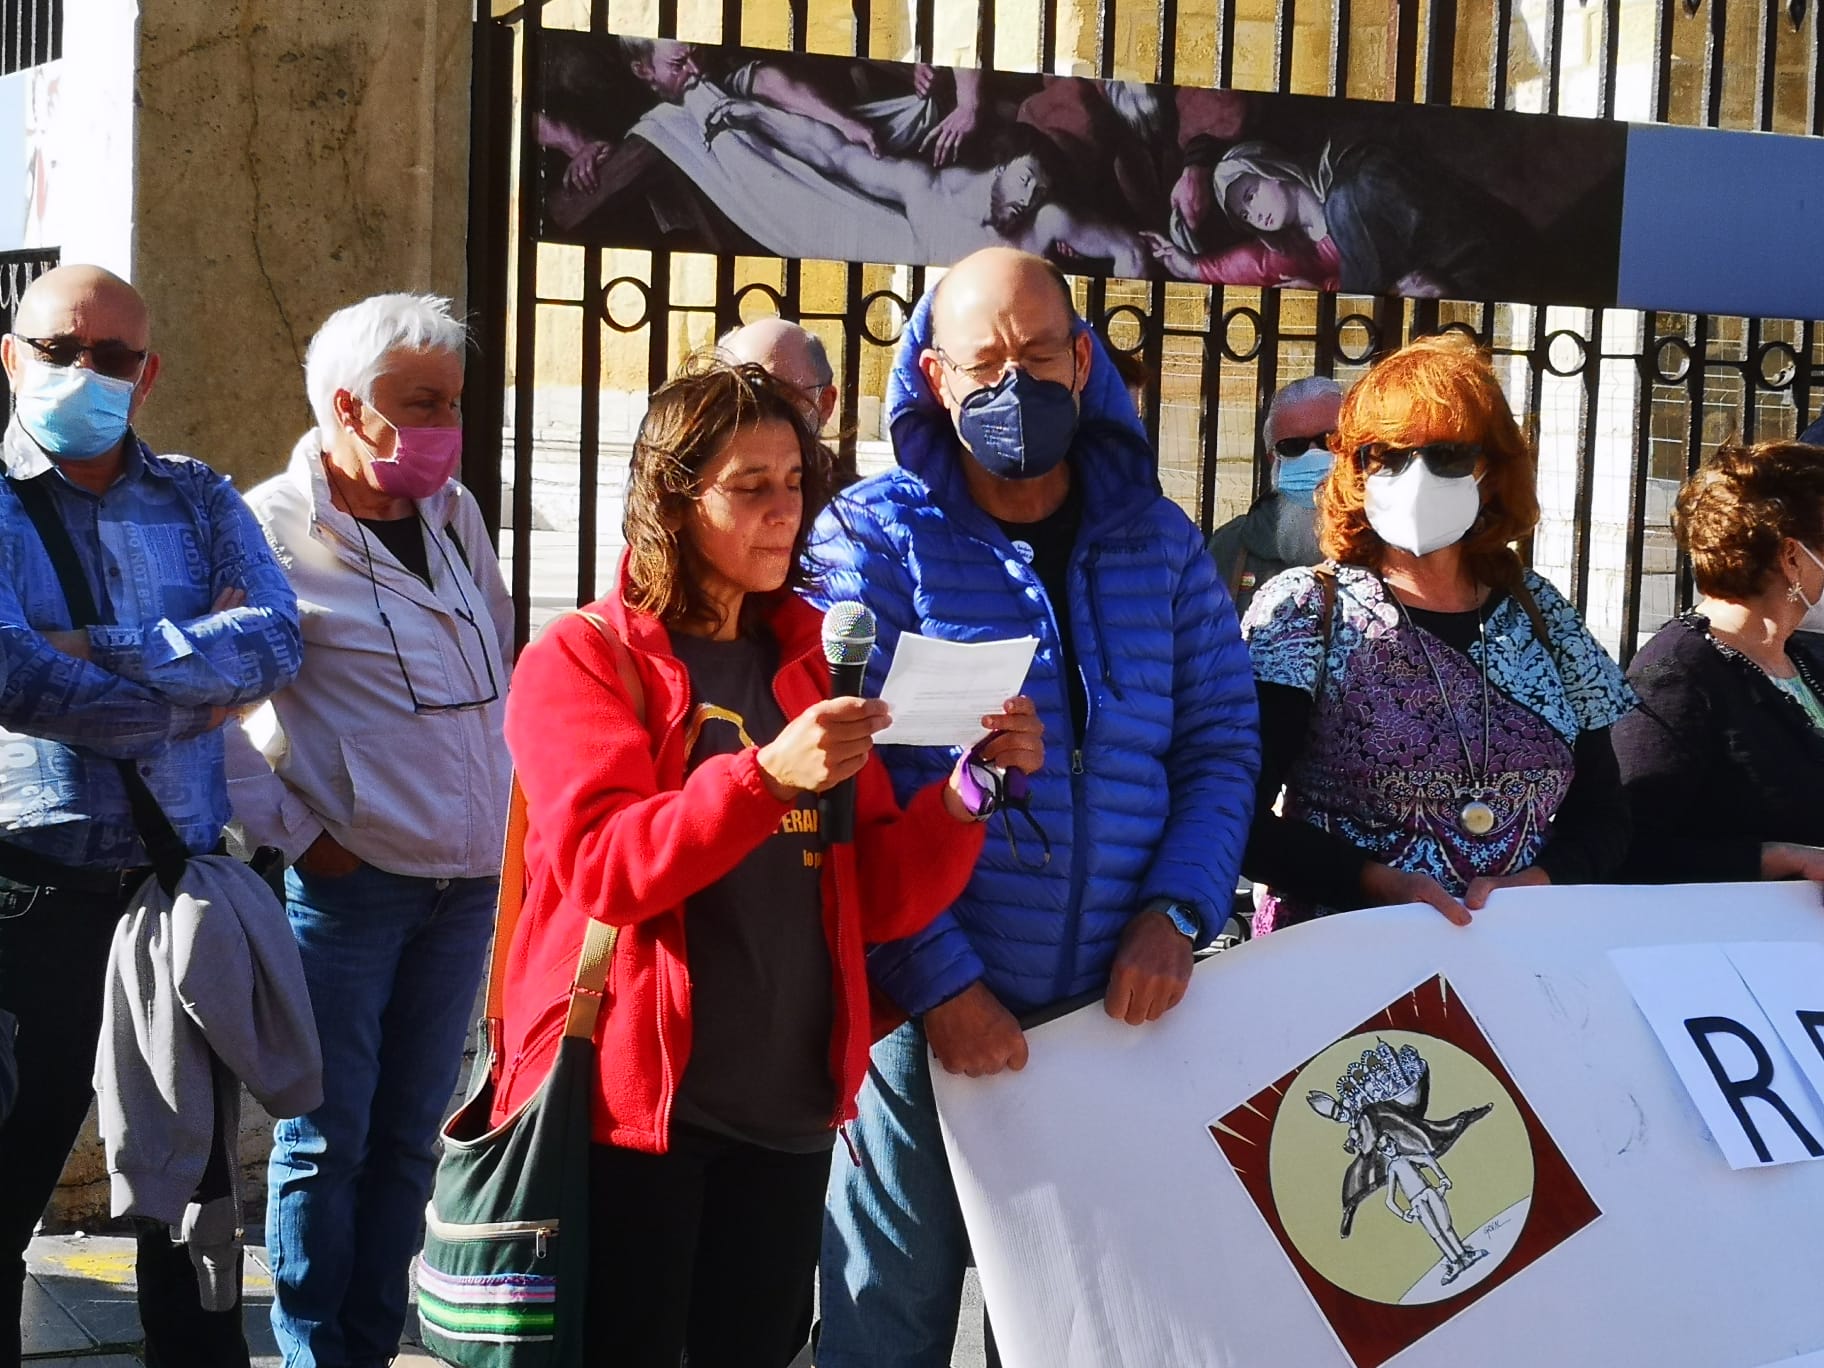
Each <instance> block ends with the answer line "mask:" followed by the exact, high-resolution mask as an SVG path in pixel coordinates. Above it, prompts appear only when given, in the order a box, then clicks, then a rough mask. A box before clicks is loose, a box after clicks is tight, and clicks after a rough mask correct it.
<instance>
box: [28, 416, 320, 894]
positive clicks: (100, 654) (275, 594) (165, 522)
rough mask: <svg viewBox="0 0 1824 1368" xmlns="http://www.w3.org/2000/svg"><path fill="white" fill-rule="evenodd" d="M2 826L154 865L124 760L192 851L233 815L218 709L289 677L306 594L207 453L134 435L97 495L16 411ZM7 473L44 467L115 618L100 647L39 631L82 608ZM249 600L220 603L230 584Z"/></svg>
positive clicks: (71, 853) (49, 843)
mask: <svg viewBox="0 0 1824 1368" xmlns="http://www.w3.org/2000/svg"><path fill="white" fill-rule="evenodd" d="M0 461H3V462H4V465H5V467H6V474H7V476H8V477H9V478H8V480H6V481H0V486H3V487H0V840H3V841H5V842H7V843H8V844H11V845H14V846H17V847H19V848H21V849H24V850H27V851H30V852H31V853H33V854H35V855H38V856H41V857H43V858H46V859H50V860H55V861H57V862H59V863H61V864H67V865H86V866H98V867H103V868H114V869H119V868H126V867H129V866H133V865H139V864H144V863H146V855H145V850H144V847H143V846H142V844H141V843H140V839H139V834H138V832H137V831H136V830H135V828H134V826H133V818H132V814H131V812H130V811H129V809H128V806H127V795H126V789H125V786H124V785H123V784H122V783H121V779H120V773H119V770H118V768H117V766H116V764H115V761H116V760H117V759H130V760H133V761H135V762H137V763H138V765H139V769H140V773H141V774H143V775H144V776H145V778H146V782H147V784H148V785H149V786H150V787H151V790H152V792H153V793H154V794H155V795H156V796H157V798H158V801H159V804H160V806H161V807H163V808H164V810H165V815H166V816H167V817H169V818H170V820H171V824H172V826H174V827H175V828H176V829H177V834H178V835H179V836H180V837H182V838H183V841H184V844H185V846H186V847H188V848H189V849H190V850H191V851H192V852H202V851H205V850H208V849H210V848H211V847H213V846H214V845H215V843H216V841H217V840H218V839H219V837H220V836H221V831H222V827H223V825H224V824H225V823H226V822H227V820H228V788H227V779H226V775H225V773H224V769H223V762H222V733H221V729H220V728H219V727H211V726H210V723H211V721H212V720H214V718H215V717H216V716H217V714H216V712H215V710H216V709H218V708H231V707H238V706H239V705H241V704H244V703H251V702H253V701H254V700H256V699H259V698H263V697H265V696H266V695H267V694H270V693H272V692H273V691H274V690H276V689H281V688H283V687H284V686H285V685H287V684H289V683H290V682H291V680H292V677H293V676H294V675H296V674H297V672H298V664H299V660H300V656H301V653H302V638H301V636H300V634H299V631H298V603H297V598H296V596H295V595H294V594H293V593H292V591H291V586H290V584H289V583H288V582H287V580H286V578H285V572H284V571H283V570H281V569H280V568H279V566H278V564H277V562H276V561H275V560H274V559H273V556H272V552H271V550H270V549H269V548H268V546H267V544H266V538H265V536H264V535H263V534H262V533H261V531H260V525H259V523H258V522H257V521H255V519H254V517H253V514H252V513H251V512H249V511H248V509H247V505H246V504H244V503H243V502H241V497H240V495H239V494H237V493H235V491H234V487H233V485H231V484H230V483H229V482H228V480H227V479H226V478H225V477H223V476H221V475H218V474H216V473H215V472H214V471H213V470H211V469H209V467H208V466H206V465H204V464H202V463H201V462H200V461H193V460H190V459H189V458H187V457H182V456H155V455H153V454H152V452H151V450H150V449H149V448H147V447H146V446H145V444H144V443H142V442H141V441H139V439H138V438H137V437H134V436H132V435H131V434H129V436H128V438H127V458H126V464H125V468H124V470H123V471H122V473H121V476H120V478H119V479H118V480H116V481H115V482H114V484H113V485H111V486H110V487H109V488H108V490H107V491H106V492H105V493H103V494H101V495H95V494H91V493H89V492H88V491H87V490H84V489H81V488H79V487H77V486H76V485H73V484H71V483H70V482H69V481H68V480H66V479H65V478H64V477H63V475H62V474H61V473H60V472H59V471H58V470H57V469H56V467H55V466H54V465H53V463H52V462H51V460H50V459H49V458H48V457H47V456H46V455H45V454H44V453H43V452H42V451H41V450H40V449H39V448H38V446H37V444H36V443H35V442H33V441H32V439H31V438H30V437H29V436H27V435H26V434H25V432H24V431H23V430H22V429H21V428H20V427H19V425H18V424H17V423H16V422H15V423H14V424H12V425H11V426H10V427H8V429H7V431H6V436H5V439H4V442H3V443H0ZM12 480H40V481H43V482H44V484H45V486H46V487H47V488H49V490H50V491H51V501H52V503H53V504H54V505H55V507H56V509H57V512H58V514H59V515H60V516H61V517H62V519H63V523H64V526H65V527H67V528H69V530H70V539H71V541H73V542H74V543H75V545H76V554H77V557H78V559H79V560H80V561H81V562H82V568H83V571H84V573H85V574H86V576H87V578H88V581H89V590H90V592H91V593H92V594H93V595H94V598H95V602H96V605H97V607H98V608H99V610H100V613H101V616H102V618H103V620H104V621H106V622H108V623H112V624H117V625H111V626H104V627H92V628H90V629H89V634H88V635H89V653H90V659H89V660H87V661H83V660H79V659H77V658H76V657H74V656H69V655H65V654H63V653H62V652H61V651H58V650H57V649H56V648H55V647H53V646H52V645H51V644H50V642H49V641H48V640H46V638H45V636H44V633H46V632H54V631H62V630H67V629H68V628H69V627H70V625H71V623H70V610H69V607H68V605H67V604H66V603H65V601H64V595H63V589H62V586H61V585H60V584H59V583H58V581H57V573H56V570H55V569H54V568H53V567H52V564H51V558H50V556H49V554H48V553H47V552H46V551H45V549H44V544H43V542H42V541H40V539H39V537H38V530H37V528H36V527H34V526H33V525H32V521H31V518H30V517H29V516H28V515H27V514H26V511H25V508H24V506H23V505H22V504H21V503H20V502H19V497H18V495H17V494H16V493H15V492H14V490H13V488H12V485H11V481H12ZM230 587H235V588H239V589H240V590H242V591H243V592H244V593H245V594H246V603H245V604H244V605H242V606H241V607H238V608H233V609H230V610H228V611H226V612H220V613H215V612H211V611H210V607H211V605H212V604H213V603H214V602H215V600H216V598H217V596H218V595H220V594H221V593H222V591H223V590H225V589H228V588H230Z"/></svg>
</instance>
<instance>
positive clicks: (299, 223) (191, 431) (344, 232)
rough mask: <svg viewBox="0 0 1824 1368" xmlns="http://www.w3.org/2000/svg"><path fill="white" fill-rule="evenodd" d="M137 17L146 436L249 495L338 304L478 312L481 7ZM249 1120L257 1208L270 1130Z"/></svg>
mask: <svg viewBox="0 0 1824 1368" xmlns="http://www.w3.org/2000/svg"><path fill="white" fill-rule="evenodd" d="M138 11H139V15H138V30H137V38H136V43H137V63H136V73H135V74H136V83H135V92H134V93H135V107H136V121H135V126H134V128H133V130H132V140H133V157H132V163H133V185H132V187H131V194H130V195H127V194H125V193H123V195H122V202H121V206H120V212H121V213H122V214H123V215H130V216H131V219H132V248H131V263H132V264H131V271H130V274H131V276H132V279H133V281H134V283H135V284H136V285H137V286H138V287H139V288H140V290H141V291H142V292H143V293H144V294H145V296H146V298H147V300H148V301H149V303H150V304H151V308H152V317H153V344H154V345H155V346H156V347H157V349H158V350H159V352H160V353H161V354H162V356H163V358H164V371H163V373H162V375H161V377H160V380H159V384H158V389H157V392H156V393H155V394H154V395H153V397H152V398H151V400H150V401H149V402H148V403H147V405H146V408H145V410H144V412H143V414H142V415H141V420H140V424H139V427H140V430H141V431H142V433H143V434H144V436H145V437H146V439H147V440H148V441H149V442H151V443H152V444H153V445H154V446H155V447H157V448H158V449H160V450H163V451H178V452H184V453H187V454H190V455H194V456H197V457H200V458H201V459H203V460H206V461H208V462H209V463H210V464H211V465H213V466H215V467H216V468H217V469H219V470H222V471H225V472H227V473H229V474H231V475H233V476H234V477H235V478H236V481H237V483H239V485H240V486H241V488H243V489H246V488H249V487H250V486H252V485H253V484H255V483H257V482H258V481H260V480H262V479H264V478H266V477H267V476H268V475H271V474H273V473H275V472H276V471H277V470H278V469H279V468H280V467H281V466H282V465H283V463H284V461H285V458H286V457H287V456H288V455H289V454H290V451H291V447H292V444H293V442H295V441H296V440H297V438H298V436H299V434H300V433H302V432H303V431H304V430H305V428H306V427H308V426H309V424H310V417H309V409H308V406H307V404H306V402H305V398H304V377H303V372H302V370H301V366H302V362H303V356H304V347H305V345H306V343H307V342H308V341H309V339H310V336H311V334H312V333H313V332H314V331H315V330H316V328H317V326H318V325H319V324H320V323H321V322H322V321H323V319H324V318H325V317H326V316H327V315H328V314H329V313H330V312H331V311H333V310H334V309H336V308H339V307H340V306H341V305H343V304H347V303H351V302H353V301H354V300H357V299H360V298H363V297H364V296H366V295H370V294H375V293H378V292H380V291H383V290H401V289H410V290H431V291H435V292H437V293H440V294H446V295H450V296H452V297H453V298H455V299H457V301H458V303H459V304H460V303H461V301H462V295H463V287H464V283H465V272H466V257H465V252H466V242H467V231H468V169H469V161H468V158H469V152H468V149H469V53H470V31H469V7H468V6H467V5H459V4H454V3H450V0H142V2H141V3H140V4H139V6H138ZM110 21H111V22H113V20H112V19H111V20H110ZM119 22H123V23H124V22H131V20H130V16H129V17H128V18H126V19H123V20H120V21H119ZM124 191H125V187H123V192H124ZM66 259H74V258H73V257H68V256H67V254H66ZM464 1077H465V1078H466V1072H465V1075H464ZM246 1107H247V1110H246V1111H245V1113H244V1115H243V1125H242V1136H241V1141H242V1144H241V1153H242V1158H243V1161H244V1164H245V1169H246V1173H247V1177H248V1182H249V1186H248V1192H249V1194H250V1197H251V1198H252V1200H251V1202H250V1205H251V1206H252V1207H254V1208H255V1209H258V1208H259V1207H260V1205H261V1204H262V1200H263V1199H262V1197H261V1194H263V1192H264V1184H265V1161H266V1154H267V1151H268V1149H269V1147H270V1143H271V1123H270V1121H269V1120H268V1119H267V1118H266V1117H265V1115H264V1114H263V1113H261V1112H260V1111H259V1109H258V1107H257V1106H255V1105H254V1104H253V1103H252V1102H251V1100H249V1101H248V1102H247V1104H246ZM106 1215H107V1181H106V1174H105V1171H104V1165H103V1160H102V1155H101V1148H100V1145H99V1143H98V1142H97V1140H96V1138H95V1131H94V1122H93V1118H91V1120H90V1123H89V1126H88V1128H87V1130H86V1131H85V1133H84V1139H83V1141H82V1143H81V1144H79V1146H78V1147H77V1150H76V1152H75V1153H74V1154H73V1155H72V1156H71V1160H70V1164H69V1167H68V1169H67V1171H66V1173H65V1176H64V1183H63V1186H62V1187H61V1188H60V1189H59V1190H58V1193H57V1196H56V1198H55V1200H54V1202H53V1204H52V1207H51V1210H50V1212H49V1213H48V1219H49V1220H51V1221H53V1222H54V1223H55V1226H56V1228H58V1229H70V1228H75V1227H84V1226H90V1225H93V1224H95V1223H97V1222H100V1221H103V1220H105V1218H106Z"/></svg>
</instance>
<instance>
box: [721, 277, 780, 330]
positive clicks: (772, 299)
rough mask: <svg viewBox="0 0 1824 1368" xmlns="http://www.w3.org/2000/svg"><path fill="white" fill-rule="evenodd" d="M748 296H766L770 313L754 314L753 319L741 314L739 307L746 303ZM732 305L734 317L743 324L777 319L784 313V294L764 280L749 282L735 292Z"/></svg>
mask: <svg viewBox="0 0 1824 1368" xmlns="http://www.w3.org/2000/svg"><path fill="white" fill-rule="evenodd" d="M750 294H758V295H764V296H766V299H767V301H768V302H769V303H771V304H772V306H773V309H772V312H771V313H766V314H755V315H754V316H753V318H749V317H748V316H747V315H746V314H744V313H742V312H741V305H742V304H743V303H745V302H746V300H747V297H748V296H749V295H750ZM734 304H735V317H736V318H738V319H740V320H741V321H742V322H743V323H752V322H754V321H756V320H757V319H761V318H778V317H780V316H781V315H783V314H784V313H785V294H784V293H783V292H782V291H781V290H779V289H777V288H776V287H774V286H772V285H768V284H767V283H766V282H765V281H764V280H750V281H748V282H747V284H745V285H743V286H742V287H741V288H740V289H738V290H736V291H735V299H734Z"/></svg>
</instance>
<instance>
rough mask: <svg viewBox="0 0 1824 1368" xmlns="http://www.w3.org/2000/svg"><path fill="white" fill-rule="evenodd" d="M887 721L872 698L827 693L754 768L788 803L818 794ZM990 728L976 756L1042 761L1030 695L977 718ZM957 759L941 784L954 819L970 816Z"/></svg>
mask: <svg viewBox="0 0 1824 1368" xmlns="http://www.w3.org/2000/svg"><path fill="white" fill-rule="evenodd" d="M887 722H888V715H887V705H886V704H885V703H883V702H881V701H880V700H879V699H878V698H828V699H825V700H824V701H823V702H821V703H817V704H814V705H813V706H811V707H809V708H806V709H805V710H804V711H803V712H801V713H799V714H798V716H796V717H794V718H792V720H791V721H789V722H787V723H786V724H785V726H784V727H783V728H782V729H781V730H780V732H779V735H777V736H775V737H774V738H773V739H772V740H771V741H769V742H767V743H766V744H765V745H764V746H762V747H760V755H759V760H760V773H761V776H762V777H763V778H764V779H765V781H766V786H767V788H768V789H770V790H771V791H772V793H773V796H774V797H776V798H778V799H779V800H780V801H781V802H790V801H791V800H792V799H794V798H796V797H797V796H798V795H799V794H801V793H807V792H808V793H823V792H825V791H827V790H829V789H832V788H834V787H836V785H838V784H840V783H841V782H842V781H843V780H845V779H851V778H853V777H854V776H855V775H856V774H857V773H859V772H860V770H861V767H862V766H863V765H864V764H866V763H867V759H868V752H869V751H871V750H872V749H873V748H874V735H875V733H876V732H879V731H881V730H882V729H884V728H885V727H886V725H887ZM982 725H983V726H984V727H986V728H987V729H988V730H989V732H991V733H992V735H991V736H990V738H989V739H988V741H987V742H986V743H985V744H984V745H983V746H982V747H981V748H980V751H979V752H978V758H980V759H983V760H986V761H988V762H989V763H990V764H994V765H999V766H1000V767H1001V768H1003V769H1017V770H1023V771H1024V772H1026V773H1027V774H1036V773H1037V772H1038V770H1039V767H1040V766H1041V765H1043V764H1044V763H1045V741H1044V732H1045V724H1044V723H1043V722H1041V721H1040V720H1039V715H1038V710H1037V709H1036V708H1035V707H1034V706H1033V703H1032V700H1031V699H1030V698H1010V699H1008V700H1007V704H1006V706H1005V707H1004V708H1003V709H1002V711H1000V712H998V713H994V714H992V715H990V716H988V717H984V718H983V719H982ZM962 768H963V761H961V760H959V761H958V762H957V764H956V768H955V769H954V770H952V771H951V773H950V781H949V783H948V784H947V785H945V788H944V806H945V808H946V809H947V810H948V811H949V813H950V815H951V816H952V817H954V818H956V819H957V820H958V821H959V822H972V821H975V820H976V817H975V814H974V813H973V812H972V811H970V809H969V806H968V804H967V803H965V802H964V801H963V798H962V790H961V786H962Z"/></svg>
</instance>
